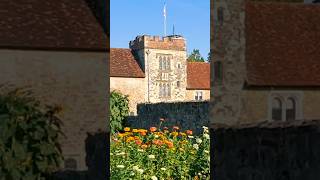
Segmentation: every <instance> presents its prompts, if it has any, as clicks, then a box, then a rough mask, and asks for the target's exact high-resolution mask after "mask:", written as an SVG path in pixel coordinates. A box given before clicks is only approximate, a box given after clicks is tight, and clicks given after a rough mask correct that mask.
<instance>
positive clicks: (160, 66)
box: [159, 56, 162, 70]
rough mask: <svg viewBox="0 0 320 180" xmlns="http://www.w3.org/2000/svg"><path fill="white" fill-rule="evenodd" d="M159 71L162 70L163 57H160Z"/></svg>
mask: <svg viewBox="0 0 320 180" xmlns="http://www.w3.org/2000/svg"><path fill="white" fill-rule="evenodd" d="M159 69H160V70H161V69H162V57H161V56H160V57H159Z"/></svg>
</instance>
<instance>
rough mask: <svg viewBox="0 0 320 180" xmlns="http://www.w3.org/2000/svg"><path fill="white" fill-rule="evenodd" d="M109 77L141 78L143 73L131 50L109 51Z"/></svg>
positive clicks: (112, 49)
mask: <svg viewBox="0 0 320 180" xmlns="http://www.w3.org/2000/svg"><path fill="white" fill-rule="evenodd" d="M110 77H131V78H143V77H145V76H144V72H143V71H142V69H141V67H140V66H139V64H138V61H137V60H136V59H135V57H134V55H133V53H132V52H131V49H122V48H111V49H110Z"/></svg>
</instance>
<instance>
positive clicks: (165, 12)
mask: <svg viewBox="0 0 320 180" xmlns="http://www.w3.org/2000/svg"><path fill="white" fill-rule="evenodd" d="M163 16H164V17H165V18H166V17H167V10H166V3H164V7H163Z"/></svg>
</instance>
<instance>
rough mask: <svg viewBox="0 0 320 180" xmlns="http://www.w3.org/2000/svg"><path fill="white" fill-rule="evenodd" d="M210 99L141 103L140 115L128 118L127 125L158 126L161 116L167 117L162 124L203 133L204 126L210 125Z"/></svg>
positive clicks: (139, 106)
mask: <svg viewBox="0 0 320 180" xmlns="http://www.w3.org/2000/svg"><path fill="white" fill-rule="evenodd" d="M209 106H210V103H209V102H208V101H201V102H173V103H156V104H139V105H138V107H137V109H138V115H137V116H129V117H128V118H127V124H126V125H127V126H130V127H132V128H145V129H149V128H150V127H152V126H155V127H158V126H159V123H160V118H165V120H166V121H165V123H164V124H163V125H162V126H166V127H168V128H171V127H172V126H179V127H180V128H181V129H182V130H183V131H184V130H187V129H190V130H193V132H194V134H196V135H197V134H200V133H202V126H208V125H209Z"/></svg>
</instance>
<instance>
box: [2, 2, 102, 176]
mask: <svg viewBox="0 0 320 180" xmlns="http://www.w3.org/2000/svg"><path fill="white" fill-rule="evenodd" d="M62 7H63V8H62ZM70 14H72V16H70ZM0 17H1V19H2V20H1V26H0V39H1V42H0V56H1V60H0V69H1V70H0V85H1V86H2V85H6V84H9V85H10V86H11V87H12V86H13V87H14V88H27V89H28V90H31V91H32V92H33V93H34V94H33V96H34V97H35V98H36V99H37V100H39V101H40V102H41V104H42V105H58V106H60V107H61V108H62V112H61V113H60V114H59V118H60V119H61V121H62V122H63V124H62V127H61V128H62V132H63V133H64V134H65V136H61V137H59V142H60V144H61V149H62V153H63V156H64V158H65V162H66V163H64V165H63V166H62V167H61V168H62V169H66V170H67V169H68V170H80V171H82V170H87V169H88V164H87V163H86V156H87V154H86V153H87V152H86V139H87V137H88V135H87V133H96V132H98V131H99V130H101V131H105V130H106V129H107V127H108V124H107V123H106V122H107V114H106V112H107V110H108V107H107V98H105V99H103V98H101V97H107V95H108V93H107V92H108V89H107V81H106V80H105V79H106V78H107V77H108V76H107V74H106V67H107V62H108V61H107V59H106V57H107V56H106V47H105V46H106V44H105V42H106V41H107V37H106V34H105V33H104V31H103V28H102V27H101V25H100V24H99V23H98V22H97V20H96V18H95V17H94V16H93V13H92V12H91V10H90V8H89V7H88V6H87V4H86V3H85V1H82V0H71V1H69V2H68V3H66V1H64V0H56V1H50V2H49V1H48V2H46V3H43V2H42V1H37V0H31V1H28V2H27V3H26V2H24V1H19V0H17V1H6V3H0ZM68 162H72V163H71V164H70V163H68Z"/></svg>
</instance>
